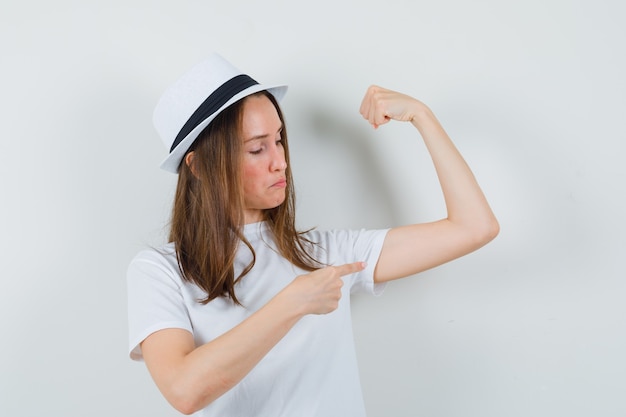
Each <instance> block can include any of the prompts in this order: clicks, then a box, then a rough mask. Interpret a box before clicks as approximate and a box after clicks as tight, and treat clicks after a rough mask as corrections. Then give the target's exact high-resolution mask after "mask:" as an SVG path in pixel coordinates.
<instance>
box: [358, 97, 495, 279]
mask: <svg viewBox="0 0 626 417" xmlns="http://www.w3.org/2000/svg"><path fill="white" fill-rule="evenodd" d="M360 112H361V115H362V116H363V117H364V118H365V119H367V120H368V121H369V123H370V124H371V125H372V126H374V127H375V128H378V127H379V126H381V125H384V124H385V123H388V122H389V121H391V120H397V121H404V122H410V123H411V124H413V126H415V128H416V129H417V130H418V131H419V133H420V134H421V136H422V139H423V140H424V143H425V144H426V148H427V149H428V152H429V153H430V156H431V158H432V161H433V164H434V166H435V170H436V172H437V177H438V178H439V183H440V185H441V189H442V191H443V196H444V200H445V204H446V210H447V216H446V217H445V218H443V219H442V220H439V221H436V222H431V223H420V224H413V225H408V226H401V227H397V228H393V229H391V230H390V231H389V233H388V234H387V237H386V239H385V243H384V245H383V250H382V253H381V256H380V258H379V261H378V264H377V266H376V271H375V275H374V279H375V281H376V282H384V281H390V280H394V279H398V278H402V277H406V276H409V275H413V274H416V273H418V272H422V271H425V270H427V269H430V268H433V267H435V266H438V265H441V264H443V263H445V262H448V261H451V260H453V259H456V258H458V257H460V256H463V255H465V254H467V253H470V252H472V251H474V250H476V249H478V248H480V247H481V246H483V245H485V244H487V243H488V242H489V241H491V240H492V239H494V238H495V237H496V235H497V234H498V232H499V230H500V229H499V225H498V221H497V220H496V218H495V216H494V214H493V212H492V211H491V208H490V207H489V204H488V202H487V200H486V198H485V196H484V194H483V192H482V190H481V189H480V187H479V185H478V183H477V182H476V178H475V177H474V175H473V173H472V171H471V170H470V168H469V166H468V165H467V163H466V162H465V160H464V159H463V157H462V156H461V154H460V153H459V151H458V150H457V149H456V147H455V146H454V144H453V143H452V141H451V140H450V138H449V137H448V135H447V133H446V132H445V130H444V129H443V127H442V126H441V124H440V123H439V121H438V120H437V118H436V117H435V115H434V114H433V112H432V111H431V110H430V109H429V108H428V107H427V106H426V105H425V104H424V103H422V102H421V101H419V100H416V99H414V98H412V97H410V96H407V95H405V94H401V93H398V92H395V91H391V90H387V89H384V88H381V87H378V86H371V87H370V88H369V89H368V90H367V93H366V94H365V97H364V98H363V101H362V103H361V108H360Z"/></svg>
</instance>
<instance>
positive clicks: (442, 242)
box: [128, 55, 499, 417]
mask: <svg viewBox="0 0 626 417" xmlns="http://www.w3.org/2000/svg"><path fill="white" fill-rule="evenodd" d="M285 89H286V88H285V87H281V86H263V85H260V84H258V83H257V82H256V81H254V80H252V79H251V78H250V77H248V76H247V75H245V74H242V73H241V72H240V71H238V70H237V69H236V68H234V67H233V66H232V65H230V64H229V63H228V62H226V61H225V60H224V59H223V58H222V57H220V56H219V55H212V56H210V57H209V58H208V59H207V60H206V61H204V62H202V63H200V64H199V65H197V66H196V67H194V68H193V69H192V70H190V71H189V72H188V73H186V74H185V75H184V76H183V77H182V78H181V79H180V80H179V81H178V82H177V83H176V84H175V85H174V86H172V87H171V88H170V89H169V90H168V91H167V92H166V93H165V94H164V96H163V97H162V99H161V101H160V102H159V104H158V105H157V108H156V110H155V125H156V127H157V130H158V131H159V132H160V134H161V136H162V138H163V140H164V141H165V143H166V145H167V146H168V147H169V148H170V154H169V156H168V157H167V159H166V160H165V162H164V163H163V165H162V167H163V168H165V169H167V170H170V171H172V172H178V185H177V191H176V196H175V201H174V209H173V215H172V226H171V233H170V243H168V244H166V245H164V246H163V247H162V248H159V249H156V250H155V249H150V250H144V251H142V252H141V253H139V254H138V255H137V256H136V257H135V259H133V261H132V262H131V264H130V266H129V270H128V296H129V322H130V350H131V353H130V354H131V357H132V358H133V359H138V360H139V359H143V360H144V361H145V363H146V365H147V367H148V369H149V371H150V373H151V375H152V377H153V379H154V381H155V382H156V384H157V386H158V387H159V389H160V390H161V392H162V393H163V395H164V396H165V398H166V399H167V400H168V401H169V402H170V403H171V404H172V405H173V406H174V407H175V408H176V409H178V410H179V411H181V412H182V413H185V414H190V413H193V412H196V411H199V410H202V412H201V414H200V415H203V416H222V417H223V416H272V417H276V416H324V417H329V416H341V417H348V416H355V417H356V416H364V415H365V410H364V406H363V399H362V395H361V388H360V384H359V379H358V370H357V365H356V357H355V351H354V346H353V338H352V325H351V321H350V320H351V319H350V294H351V293H353V292H356V291H365V292H369V293H372V294H379V293H380V292H381V291H382V289H383V287H384V285H385V283H386V282H388V281H391V280H395V279H399V278H402V277H406V276H409V275H413V274H416V273H418V272H421V271H424V270H427V269H429V268H433V267H435V266H437V265H440V264H442V263H445V262H447V261H450V260H452V259H455V258H458V257H460V256H462V255H465V254H467V253H469V252H471V251H474V250H476V249H478V248H479V247H481V246H483V245H485V244H486V243H487V242H489V241H490V240H492V239H493V238H494V237H495V236H496V235H497V233H498V230H499V226H498V223H497V221H496V219H495V217H494V215H493V213H492V211H491V209H490V208H489V205H488V203H487V201H486V199H485V197H484V195H483V193H482V191H481V189H480V188H479V186H478V184H477V183H476V180H475V179H474V176H473V175H472V172H471V171H470V169H469V168H468V166H467V165H466V163H465V161H464V160H463V158H462V156H461V155H460V154H459V152H458V151H457V149H456V148H455V146H454V145H453V143H452V142H451V140H450V139H449V138H448V136H447V134H446V133H445V131H444V129H443V128H442V127H441V125H440V124H439V122H438V121H437V119H436V118H435V116H434V115H433V113H432V112H431V110H430V109H429V108H428V107H427V106H426V105H424V104H423V103H421V102H420V101H418V100H416V99H414V98H412V97H409V96H406V95H404V94H400V93H398V92H394V91H390V90H386V89H384V88H380V87H377V86H372V87H370V88H369V89H368V90H367V92H366V94H365V97H364V98H363V101H362V104H361V109H360V112H361V114H362V115H363V117H364V118H365V119H366V120H367V121H368V122H369V123H370V124H371V125H372V126H373V127H374V128H377V127H379V126H381V125H383V124H385V123H388V122H389V121H392V120H395V121H403V122H409V123H411V124H412V125H413V126H415V128H416V129H417V130H418V131H419V133H420V134H421V137H422V138H423V140H424V141H425V143H426V146H427V149H428V151H429V152H430V155H431V157H432V160H433V163H434V165H435V168H436V170H437V175H438V178H439V181H440V184H441V188H442V190H443V194H444V198H445V203H446V207H447V215H446V217H445V218H444V219H442V220H440V221H437V222H432V223H425V224H413V225H407V226H403V227H397V228H392V229H389V230H361V231H326V232H323V231H317V230H313V231H307V232H299V231H297V230H296V228H295V220H294V215H295V213H294V187H293V180H292V177H291V170H290V166H289V145H288V140H287V132H286V129H285V123H284V120H283V116H282V113H281V109H280V107H279V105H278V100H279V99H280V98H281V97H282V96H283V94H284V93H285Z"/></svg>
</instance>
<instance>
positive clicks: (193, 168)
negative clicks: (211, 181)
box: [185, 151, 198, 178]
mask: <svg viewBox="0 0 626 417" xmlns="http://www.w3.org/2000/svg"><path fill="white" fill-rule="evenodd" d="M195 158H196V153H195V152H194V151H191V152H188V153H187V155H185V164H187V166H188V167H189V169H190V170H191V173H192V174H193V176H194V177H196V178H198V171H197V169H196V165H195V163H194V160H195Z"/></svg>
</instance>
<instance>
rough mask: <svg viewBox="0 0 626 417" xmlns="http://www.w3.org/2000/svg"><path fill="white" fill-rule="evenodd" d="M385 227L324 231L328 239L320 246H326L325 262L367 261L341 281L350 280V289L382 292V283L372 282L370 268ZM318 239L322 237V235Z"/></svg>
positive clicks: (371, 270) (374, 292) (374, 261)
mask: <svg viewBox="0 0 626 417" xmlns="http://www.w3.org/2000/svg"><path fill="white" fill-rule="evenodd" d="M388 231H389V229H381V230H365V229H362V230H336V231H331V232H329V233H328V234H327V235H326V238H327V239H328V240H327V241H326V242H324V243H322V246H326V248H327V250H328V252H327V254H328V263H329V264H331V265H340V264H344V263H352V262H359V261H364V262H367V267H366V268H365V269H364V270H363V271H361V272H358V273H356V274H352V275H349V276H348V277H350V281H348V280H346V281H345V282H346V283H347V282H350V284H351V287H350V291H351V292H352V293H355V292H366V293H369V294H373V295H380V294H382V293H383V291H384V289H385V287H386V284H385V283H381V284H376V283H374V269H375V268H376V264H377V263H378V259H379V257H380V253H381V251H382V248H383V243H384V241H385V236H387V232H388ZM321 240H322V241H323V240H324V238H322V239H321Z"/></svg>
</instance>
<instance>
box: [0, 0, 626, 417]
mask: <svg viewBox="0 0 626 417" xmlns="http://www.w3.org/2000/svg"><path fill="white" fill-rule="evenodd" d="M0 7H1V11H0V50H1V51H2V53H1V55H0V60H1V65H0V73H1V74H2V76H1V77H0V115H1V116H0V117H1V120H2V122H1V123H0V135H1V140H0V181H1V190H2V195H3V198H2V204H1V205H0V213H1V216H0V222H1V226H2V227H1V230H2V236H3V238H2V240H1V241H0V242H1V243H0V249H1V250H0V253H1V260H2V273H1V274H2V289H1V290H0V330H1V332H2V333H1V335H2V336H1V338H2V341H1V342H0V415H2V416H35V415H46V416H93V417H105V416H106V417H109V416H131V415H132V416H148V415H150V416H152V415H158V416H175V415H178V414H177V413H176V412H175V411H173V409H172V408H171V407H170V406H169V405H168V404H167V403H166V402H165V400H164V399H163V398H162V397H161V395H160V394H159V392H158V390H157V389H156V387H155V386H154V384H153V382H152V381H151V379H150V377H149V375H148V372H147V370H146V369H145V366H144V365H143V364H141V363H134V362H131V361H130V359H129V358H128V352H127V325H126V287H125V285H126V284H125V272H126V267H127V265H128V262H129V261H130V259H131V258H132V257H133V256H134V255H135V254H136V253H137V251H139V250H140V249H141V248H143V247H145V246H147V245H154V244H159V243H161V242H163V241H164V239H165V237H166V231H167V221H168V217H169V210H170V205H171V199H172V194H173V191H174V187H175V181H176V178H175V176H174V175H171V174H168V173H166V172H164V171H160V170H159V168H158V166H159V164H160V163H161V161H162V159H163V158H164V157H165V155H166V149H165V146H164V145H163V144H162V143H161V142H160V139H159V138H158V137H157V135H156V132H155V131H154V129H153V127H152V122H151V117H152V110H153V107H154V105H155V103H156V100H157V99H158V97H159V96H160V94H161V93H162V91H163V90H164V89H165V88H166V87H167V86H168V85H169V84H170V83H171V82H172V81H174V80H175V79H176V78H177V77H178V76H179V75H180V74H181V73H182V72H184V71H185V70H186V69H187V68H188V67H189V66H191V65H192V64H194V63H196V62H197V61H199V60H201V59H202V58H203V57H204V56H206V54H207V53H208V52H209V51H211V50H217V51H219V52H220V53H222V54H223V55H224V56H225V57H227V58H228V59H229V60H231V61H232V62H233V63H235V65H237V66H238V67H239V68H241V69H242V70H244V71H246V72H249V73H250V74H251V75H252V76H253V77H255V78H256V79H258V80H259V81H262V82H265V83H287V84H289V85H290V91H289V93H288V94H287V97H286V98H285V100H284V101H283V108H284V111H285V113H286V118H287V124H288V128H289V132H290V143H291V147H292V158H293V161H292V165H293V169H294V173H295V181H296V187H297V190H298V211H299V221H298V223H299V225H300V226H301V227H303V228H305V227H312V226H316V227H319V228H321V229H325V228H334V227H341V228H361V227H365V228H378V227H388V226H395V225H401V224H405V223H410V222H421V221H429V220H435V219H438V218H440V217H443V216H444V214H445V213H444V208H443V202H442V198H441V192H440V191H439V189H438V185H437V181H436V177H435V174H434V170H433V168H432V164H431V162H430V159H429V157H428V155H427V153H426V150H425V148H424V146H423V143H422V142H421V139H420V138H419V136H418V135H417V133H416V132H415V130H414V129H413V128H412V127H411V126H409V125H406V124H393V125H388V126H384V127H382V128H380V129H378V130H377V131H374V130H373V129H371V128H370V127H369V126H368V125H367V123H366V122H364V121H363V120H362V119H361V117H360V115H359V114H358V107H359V104H360V100H361V97H362V95H363V93H364V92H365V89H366V88H367V86H369V85H370V84H379V85H382V86H385V87H388V88H391V89H394V90H400V91H403V92H405V93H407V94H410V95H413V96H415V97H417V98H419V99H421V100H423V101H424V102H426V103H427V104H428V105H429V106H430V107H431V108H432V109H433V111H434V112H435V114H436V115H437V116H438V117H439V119H440V121H441V122H442V123H443V125H444V126H445V128H446V129H447V131H448V133H449V134H450V135H451V137H452V138H453V140H454V141H455V143H456V144H457V146H458V148H459V149H460V150H461V152H462V153H463V155H464V156H465V157H466V159H467V161H468V163H469V164H470V166H471V167H472V169H473V171H474V173H475V175H476V177H477V178H478V180H479V182H480V184H481V185H482V187H483V190H484V192H485V193H486V195H487V197H488V199H489V200H490V202H491V204H492V207H493V209H494V211H495V212H496V214H497V216H498V218H499V220H500V224H501V229H502V230H501V234H500V235H499V236H498V238H497V239H496V240H495V241H494V242H492V243H491V244H489V245H488V246H487V247H485V248H483V249H481V250H479V251H478V252H475V253H473V254H470V255H468V256H466V257H464V258H461V259H459V260H456V261H454V262H452V263H449V264H447V265H445V266H442V267H439V268H436V269H433V270H431V271H428V272H426V273H423V274H421V275H419V276H416V277H411V278H408V279H405V280H402V281H398V282H394V283H392V284H390V285H389V287H388V288H387V291H386V292H385V294H384V295H383V296H382V297H380V298H370V297H363V296H361V297H358V298H356V300H355V302H354V329H355V337H356V342H357V349H358V356H359V361H360V366H361V376H362V382H363V390H364V393H365V398H366V406H367V410H368V413H369V416H370V417H387V416H396V417H399V416H442V417H450V416H463V417H492V416H493V417H502V416H510V417H516V416H524V417H527V416H528V417H530V416H532V417H544V416H545V417H554V416H568V417H574V416H603V417H609V416H624V415H626V401H625V400H624V393H625V392H626V360H625V358H624V356H625V355H624V352H626V303H624V299H625V295H626V284H625V283H624V279H625V272H624V261H623V258H624V252H625V248H626V238H625V235H626V233H625V232H626V222H625V221H624V213H625V212H626V204H625V196H624V191H625V180H626V163H624V157H625V156H626V152H625V145H624V141H625V140H626V134H625V128H624V122H625V116H626V84H625V81H624V80H625V77H624V74H626V55H625V53H624V52H625V50H626V42H625V41H626V26H625V25H624V20H625V18H626V13H625V12H626V6H624V3H623V2H621V1H618V0H614V1H609V0H600V1H598V0H596V1H590V0H581V1H565V0H547V1H546V0H542V1H538V0H527V1H497V0H481V1H464V0H450V1H429V2H425V1H408V0H407V1H402V0H387V1H384V2H383V1H343V2H342V1H336V0H335V1H329V0H319V1H315V2H288V1H284V0H283V1H281V0H268V1H264V2H254V1H232V2H226V1H219V2H217V1H203V2H200V1H176V2H174V1H147V0H143V1H141V0H139V1H127V0H125V1H120V0H109V1H106V2H104V1H101V2H93V1H92V2H89V1H80V2H79V1H67V0H61V1H55V2H47V1H42V0H35V1H34V2H18V1H7V0H3V1H2V4H1V6H0Z"/></svg>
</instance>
